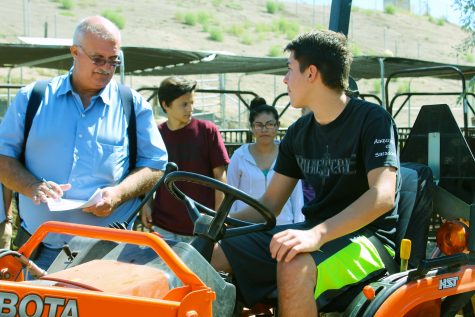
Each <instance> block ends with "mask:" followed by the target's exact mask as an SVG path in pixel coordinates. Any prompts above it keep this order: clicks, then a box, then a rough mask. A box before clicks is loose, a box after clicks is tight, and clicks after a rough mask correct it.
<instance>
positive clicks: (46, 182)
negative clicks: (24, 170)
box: [41, 178, 54, 191]
mask: <svg viewBox="0 0 475 317" xmlns="http://www.w3.org/2000/svg"><path fill="white" fill-rule="evenodd" d="M41 182H43V183H45V185H46V187H48V189H49V190H51V191H54V189H53V187H51V185H50V184H49V183H48V181H47V180H46V179H44V178H41Z"/></svg>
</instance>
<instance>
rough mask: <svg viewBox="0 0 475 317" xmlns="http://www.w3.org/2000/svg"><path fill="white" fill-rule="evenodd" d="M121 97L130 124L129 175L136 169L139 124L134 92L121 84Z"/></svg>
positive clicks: (128, 127) (128, 128) (128, 130)
mask: <svg viewBox="0 0 475 317" xmlns="http://www.w3.org/2000/svg"><path fill="white" fill-rule="evenodd" d="M119 95H120V101H121V103H122V107H123V109H124V113H125V117H126V119H127V122H128V126H127V135H128V137H129V173H130V172H132V170H134V169H135V165H136V162H137V123H136V119H135V107H134V99H133V96H132V91H131V90H130V88H129V87H127V86H125V85H122V84H119Z"/></svg>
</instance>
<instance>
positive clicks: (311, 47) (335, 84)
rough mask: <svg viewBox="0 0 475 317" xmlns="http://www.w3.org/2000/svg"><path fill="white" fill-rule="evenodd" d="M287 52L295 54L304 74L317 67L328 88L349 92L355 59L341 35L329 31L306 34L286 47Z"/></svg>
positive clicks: (343, 36)
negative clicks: (349, 80) (351, 68)
mask: <svg viewBox="0 0 475 317" xmlns="http://www.w3.org/2000/svg"><path fill="white" fill-rule="evenodd" d="M285 51H291V52H293V53H294V58H295V59H296V60H297V61H298V62H299V64H300V71H301V72H303V71H304V70H305V69H307V67H309V66H310V65H315V66H316V67H317V68H318V70H319V72H320V73H321V74H322V80H323V83H324V84H325V85H326V86H328V87H330V88H332V89H336V90H347V89H348V77H349V75H350V66H351V63H352V61H353V57H352V54H351V52H350V49H349V47H348V42H347V39H346V37H345V35H343V34H342V33H337V32H333V31H329V30H323V31H314V32H309V33H305V34H302V35H300V36H299V37H297V38H296V39H295V40H293V41H292V42H290V43H289V44H287V46H286V47H285Z"/></svg>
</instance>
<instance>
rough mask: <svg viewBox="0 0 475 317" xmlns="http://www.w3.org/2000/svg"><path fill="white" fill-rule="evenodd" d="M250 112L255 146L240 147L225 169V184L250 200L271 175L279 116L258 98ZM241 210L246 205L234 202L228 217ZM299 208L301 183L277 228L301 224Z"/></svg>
mask: <svg viewBox="0 0 475 317" xmlns="http://www.w3.org/2000/svg"><path fill="white" fill-rule="evenodd" d="M250 108H251V109H250V110H251V111H250V114H249V123H250V125H251V131H252V134H253V135H254V138H255V141H256V142H255V143H251V144H244V145H242V146H241V147H239V148H238V149H237V150H236V151H235V152H234V154H233V156H232V157H231V162H230V163H229V165H228V171H227V182H228V184H229V185H231V186H234V187H236V188H239V189H240V190H242V191H243V192H245V193H247V194H249V195H250V196H252V197H254V198H259V197H261V196H262V194H264V192H265V190H266V188H267V185H268V184H269V183H270V180H271V178H272V176H273V175H274V164H275V160H276V158H277V153H278V151H279V145H278V143H277V142H276V140H275V139H276V136H277V131H278V129H279V115H278V113H277V110H276V109H275V108H274V107H272V106H269V105H267V104H266V102H265V100H264V99H263V98H261V97H256V98H255V99H254V100H252V101H251V105H250ZM244 206H246V204H244V203H243V202H241V201H236V202H235V203H234V204H233V206H232V207H231V214H232V213H233V212H236V211H238V210H241V209H242V208H243V207H244ZM302 206H303V192H302V183H301V181H299V182H298V183H297V185H296V186H295V189H294V191H293V192H292V195H291V196H290V198H289V200H288V201H287V202H286V203H285V205H284V207H283V208H282V212H281V213H280V215H279V216H278V217H277V224H278V225H282V224H288V223H296V222H301V221H303V220H304V216H303V214H302Z"/></svg>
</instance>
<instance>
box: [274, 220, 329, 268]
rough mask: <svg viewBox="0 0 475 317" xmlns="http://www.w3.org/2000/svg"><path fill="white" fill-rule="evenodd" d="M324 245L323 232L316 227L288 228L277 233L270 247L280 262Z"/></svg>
mask: <svg viewBox="0 0 475 317" xmlns="http://www.w3.org/2000/svg"><path fill="white" fill-rule="evenodd" d="M322 245H323V243H322V233H321V232H320V231H318V230H315V228H313V229H310V230H295V229H288V230H285V231H281V232H279V233H276V234H275V235H274V236H273V237H272V241H271V242H270V246H269V248H270V253H271V256H272V258H274V259H276V260H277V261H278V262H290V261H292V259H293V258H294V257H295V256H296V255H297V254H299V253H307V252H313V251H315V250H319V249H320V247H321V246H322Z"/></svg>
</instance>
